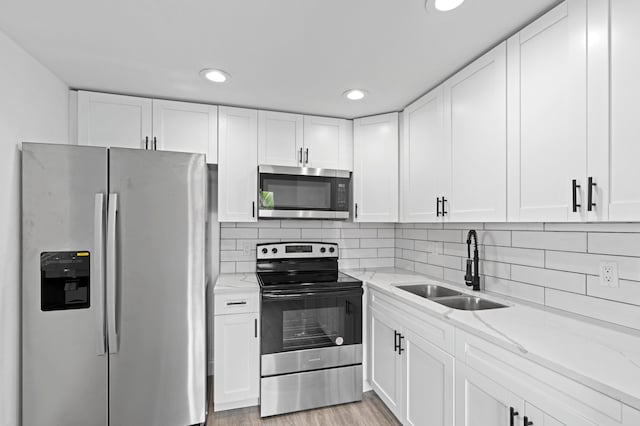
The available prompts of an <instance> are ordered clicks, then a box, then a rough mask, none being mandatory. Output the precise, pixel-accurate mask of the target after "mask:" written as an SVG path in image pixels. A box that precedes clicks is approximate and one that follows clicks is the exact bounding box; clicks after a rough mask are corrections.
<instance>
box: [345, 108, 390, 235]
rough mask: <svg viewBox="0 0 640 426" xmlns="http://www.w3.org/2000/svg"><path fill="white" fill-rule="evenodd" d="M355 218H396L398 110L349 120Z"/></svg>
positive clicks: (359, 219) (386, 219)
mask: <svg viewBox="0 0 640 426" xmlns="http://www.w3.org/2000/svg"><path fill="white" fill-rule="evenodd" d="M353 135H354V170H353V188H354V196H353V199H354V212H355V216H354V218H355V221H356V222H397V221H398V113H391V114H384V115H379V116H375V117H368V118H361V119H358V120H355V121H354V123H353Z"/></svg>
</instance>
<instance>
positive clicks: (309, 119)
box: [303, 115, 353, 170]
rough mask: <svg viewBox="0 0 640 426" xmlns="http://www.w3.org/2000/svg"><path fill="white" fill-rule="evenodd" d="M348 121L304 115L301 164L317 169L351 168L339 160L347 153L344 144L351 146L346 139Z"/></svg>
mask: <svg viewBox="0 0 640 426" xmlns="http://www.w3.org/2000/svg"><path fill="white" fill-rule="evenodd" d="M348 136H349V122H348V121H347V120H342V119H338V118H327V117H314V116H308V115H305V116H304V153H303V154H304V158H303V166H305V167H313V168H317V169H340V168H346V169H347V170H351V169H352V168H353V164H351V167H345V165H346V166H348V164H345V163H344V162H341V161H340V156H341V154H342V156H345V155H347V153H348V149H345V146H349V145H351V146H353V142H352V141H349V140H348Z"/></svg>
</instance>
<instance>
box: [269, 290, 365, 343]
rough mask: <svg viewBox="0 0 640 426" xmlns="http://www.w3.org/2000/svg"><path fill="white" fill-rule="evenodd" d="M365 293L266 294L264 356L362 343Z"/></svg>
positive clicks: (361, 291) (307, 292) (356, 291)
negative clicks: (363, 294) (363, 296)
mask: <svg viewBox="0 0 640 426" xmlns="http://www.w3.org/2000/svg"><path fill="white" fill-rule="evenodd" d="M362 293H363V290H362V288H351V289H345V290H337V291H304V292H300V293H291V292H287V293H275V294H274V293H263V294H262V326H261V329H262V331H261V337H262V338H261V349H262V350H261V353H262V355H266V354H275V353H280V352H291V351H300V350H307V349H319V348H331V347H338V346H348V345H360V344H362Z"/></svg>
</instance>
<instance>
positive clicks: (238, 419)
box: [207, 391, 400, 426]
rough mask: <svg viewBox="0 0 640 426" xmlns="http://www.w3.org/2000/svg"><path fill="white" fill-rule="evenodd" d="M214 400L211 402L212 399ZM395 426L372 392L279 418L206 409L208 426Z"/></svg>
mask: <svg viewBox="0 0 640 426" xmlns="http://www.w3.org/2000/svg"><path fill="white" fill-rule="evenodd" d="M212 399H213V398H212ZM214 425H216V426H218V425H224V426H245V425H272V426H294V425H295V426H332V425H348V426H356V425H357V426H365V425H367V426H374V425H376V426H377V425H380V426H387V425H389V426H397V425H400V423H399V422H398V421H397V420H396V418H395V417H394V415H393V414H391V412H390V411H389V409H388V408H387V407H386V406H385V405H384V403H383V402H382V401H381V400H380V398H378V396H377V395H376V394H375V393H374V392H373V391H371V392H366V393H365V394H364V395H363V398H362V401H361V402H354V403H351V404H342V405H335V406H332V407H325V408H317V409H315V410H307V411H300V412H297V413H291V414H282V415H280V416H273V417H267V418H265V419H261V418H260V409H259V407H250V408H240V409H237V410H228V411H221V412H218V413H215V412H214V411H213V401H212V402H211V406H210V407H209V419H208V420H207V426H214Z"/></svg>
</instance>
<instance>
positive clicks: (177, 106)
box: [153, 99, 218, 164]
mask: <svg viewBox="0 0 640 426" xmlns="http://www.w3.org/2000/svg"><path fill="white" fill-rule="evenodd" d="M153 143H154V147H155V148H156V149H159V150H162V151H178V152H193V153H198V154H206V156H207V163H209V164H215V163H217V162H218V107H216V106H211V105H202V104H192V103H187V102H175V101H163V100H157V99H154V100H153Z"/></svg>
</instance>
